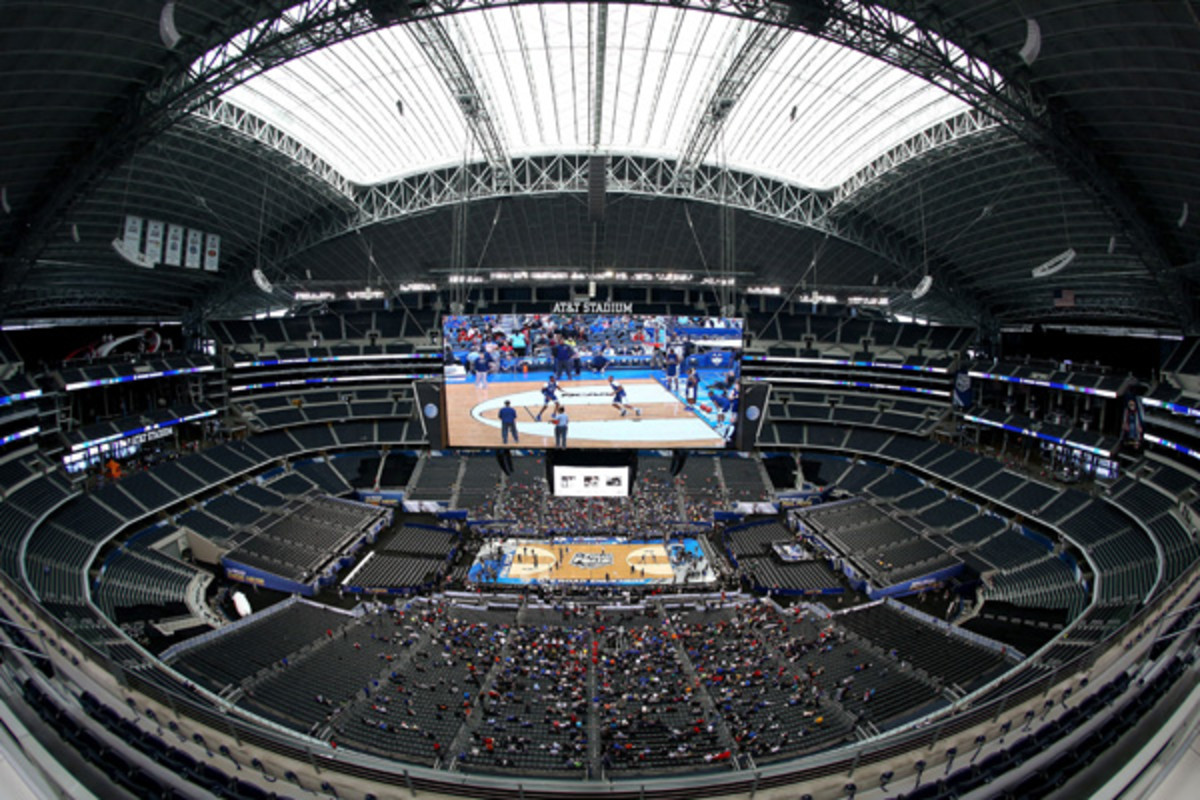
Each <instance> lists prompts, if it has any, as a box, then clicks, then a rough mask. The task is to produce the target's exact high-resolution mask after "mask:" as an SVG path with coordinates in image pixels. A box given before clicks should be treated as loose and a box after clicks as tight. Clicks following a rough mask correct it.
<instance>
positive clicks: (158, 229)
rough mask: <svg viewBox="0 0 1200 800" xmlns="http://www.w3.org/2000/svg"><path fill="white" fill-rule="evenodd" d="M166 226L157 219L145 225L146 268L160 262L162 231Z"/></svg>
mask: <svg viewBox="0 0 1200 800" xmlns="http://www.w3.org/2000/svg"><path fill="white" fill-rule="evenodd" d="M165 227H166V226H165V225H164V223H163V222H161V221H160V220H157V219H152V220H150V221H149V222H147V223H146V266H147V267H153V266H154V265H155V264H159V263H161V262H162V252H163V229H164V228H165Z"/></svg>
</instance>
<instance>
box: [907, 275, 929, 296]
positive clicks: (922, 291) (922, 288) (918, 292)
mask: <svg viewBox="0 0 1200 800" xmlns="http://www.w3.org/2000/svg"><path fill="white" fill-rule="evenodd" d="M932 288H933V276H932V275H926V276H925V277H923V278H921V281H920V283H918V284H917V285H916V288H914V289H913V290H912V299H913V300H920V299H921V298H922V297H924V296H925V295H927V294H929V290H930V289H932Z"/></svg>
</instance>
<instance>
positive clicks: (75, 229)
mask: <svg viewBox="0 0 1200 800" xmlns="http://www.w3.org/2000/svg"><path fill="white" fill-rule="evenodd" d="M71 240H72V241H74V242H75V244H79V226H78V225H76V224H75V223H74V222H72V223H71Z"/></svg>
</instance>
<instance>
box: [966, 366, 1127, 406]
mask: <svg viewBox="0 0 1200 800" xmlns="http://www.w3.org/2000/svg"><path fill="white" fill-rule="evenodd" d="M967 374H968V375H970V376H971V377H972V378H980V379H983V380H989V381H1002V382H1004V383H1017V384H1021V385H1022V386H1040V387H1042V388H1043V389H1061V390H1062V391H1064V392H1077V393H1079V394H1092V395H1096V396H1097V397H1107V398H1109V399H1113V398H1115V397H1116V396H1117V393H1116V392H1114V391H1111V390H1109V389H1094V388H1092V387H1091V386H1076V385H1075V384H1073V383H1058V382H1057V381H1043V380H1039V379H1037V378H1018V377H1017V376H1016V375H997V374H995V373H993V372H975V371H971V372H968V373H967Z"/></svg>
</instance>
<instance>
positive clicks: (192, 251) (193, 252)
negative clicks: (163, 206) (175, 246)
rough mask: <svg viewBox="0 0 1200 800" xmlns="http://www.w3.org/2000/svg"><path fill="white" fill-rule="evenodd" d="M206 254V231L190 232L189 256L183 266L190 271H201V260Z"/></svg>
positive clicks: (188, 239) (188, 241)
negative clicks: (204, 253)
mask: <svg viewBox="0 0 1200 800" xmlns="http://www.w3.org/2000/svg"><path fill="white" fill-rule="evenodd" d="M203 252H204V231H188V233H187V256H186V257H185V258H184V262H183V265H184V266H185V267H187V268H188V269H200V258H201V255H202V254H203Z"/></svg>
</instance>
